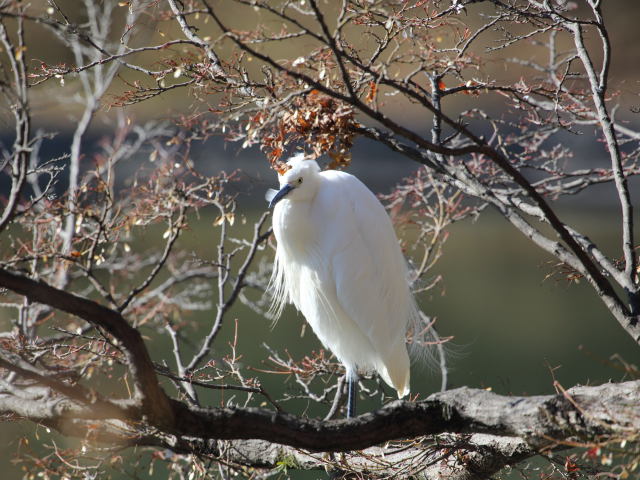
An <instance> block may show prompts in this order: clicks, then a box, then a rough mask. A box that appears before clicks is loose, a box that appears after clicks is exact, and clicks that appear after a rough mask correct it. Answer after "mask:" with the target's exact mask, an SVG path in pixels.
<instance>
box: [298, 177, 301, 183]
mask: <svg viewBox="0 0 640 480" xmlns="http://www.w3.org/2000/svg"><path fill="white" fill-rule="evenodd" d="M301 183H302V177H300V178H299V179H298V185H299V184H301Z"/></svg>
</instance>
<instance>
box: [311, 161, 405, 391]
mask: <svg viewBox="0 0 640 480" xmlns="http://www.w3.org/2000/svg"><path fill="white" fill-rule="evenodd" d="M323 176H326V177H327V180H329V181H328V182H327V184H328V185H330V186H329V187H328V188H324V185H323V188H322V190H321V191H322V195H323V197H321V198H317V199H316V202H318V201H320V202H322V203H324V204H331V203H332V205H331V208H330V209H328V211H329V212H330V215H331V216H332V218H331V219H330V221H328V222H327V227H326V228H325V233H324V234H323V238H322V241H321V242H320V244H321V245H324V246H325V249H323V250H324V255H325V261H326V262H327V263H329V264H330V266H331V271H330V272H329V276H331V277H332V278H333V280H334V283H335V295H336V298H337V300H338V303H339V305H340V308H341V310H342V311H344V312H345V313H346V314H347V316H348V317H349V319H351V320H352V321H353V322H354V323H355V324H356V325H357V327H358V328H359V330H360V331H361V332H362V335H364V336H366V338H367V339H368V340H369V342H368V344H369V345H371V346H372V347H373V351H371V352H364V351H363V352H354V357H356V358H360V359H362V358H365V359H366V364H365V365H361V366H364V367H367V368H375V369H376V370H377V371H378V372H379V373H380V374H381V376H382V377H383V379H384V380H385V381H386V382H387V383H389V384H390V385H392V386H393V387H394V388H395V389H396V390H397V391H398V395H399V396H404V395H406V394H407V393H408V392H409V357H408V354H407V350H406V346H405V333H406V330H407V324H408V322H409V321H410V320H411V318H412V316H413V315H414V314H415V311H416V310H415V303H414V301H413V297H412V295H411V293H410V291H409V286H408V281H407V267H406V263H405V260H404V256H403V255H402V252H401V250H400V246H399V245H398V240H397V238H396V235H395V231H394V229H393V225H392V223H391V220H390V219H389V216H388V215H387V213H386V211H385V209H384V207H383V206H382V205H381V204H380V202H379V201H378V199H377V198H376V197H375V196H374V195H373V193H371V191H370V190H369V189H368V188H366V187H365V186H364V184H362V182H360V181H359V180H358V179H357V178H355V177H353V176H351V175H348V174H345V173H341V172H324V173H323ZM323 211H327V209H326V208H324V209H323ZM355 344H356V342H354V348H355ZM359 344H360V345H361V346H363V345H365V344H363V343H361V342H360V343H359Z"/></svg>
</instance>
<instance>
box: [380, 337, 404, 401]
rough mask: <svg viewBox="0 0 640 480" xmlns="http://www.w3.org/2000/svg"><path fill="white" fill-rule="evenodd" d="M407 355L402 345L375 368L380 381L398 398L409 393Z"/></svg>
mask: <svg viewBox="0 0 640 480" xmlns="http://www.w3.org/2000/svg"><path fill="white" fill-rule="evenodd" d="M409 364H410V362H409V355H408V354H407V348H406V347H405V346H404V345H401V346H399V347H398V348H396V350H395V351H394V352H392V354H391V355H389V356H388V357H387V358H386V359H384V360H383V362H381V364H380V365H379V367H378V368H377V370H378V373H379V374H380V376H381V377H382V379H383V380H384V381H385V382H386V383H387V384H388V385H389V386H390V387H393V388H394V389H395V390H396V391H397V392H398V398H403V397H405V396H407V395H408V393H409V378H410V369H409Z"/></svg>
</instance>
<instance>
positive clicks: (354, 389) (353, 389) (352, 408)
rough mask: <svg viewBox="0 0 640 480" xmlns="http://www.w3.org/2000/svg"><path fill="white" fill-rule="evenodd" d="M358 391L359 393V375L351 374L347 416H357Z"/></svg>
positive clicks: (348, 385)
mask: <svg viewBox="0 0 640 480" xmlns="http://www.w3.org/2000/svg"><path fill="white" fill-rule="evenodd" d="M356 393H358V375H357V374H353V375H349V380H348V381H347V418H351V417H355V416H356Z"/></svg>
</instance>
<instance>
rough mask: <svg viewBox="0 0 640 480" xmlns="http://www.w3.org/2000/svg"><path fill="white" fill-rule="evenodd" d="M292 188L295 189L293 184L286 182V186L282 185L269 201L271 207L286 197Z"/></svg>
mask: <svg viewBox="0 0 640 480" xmlns="http://www.w3.org/2000/svg"><path fill="white" fill-rule="evenodd" d="M291 190H293V187H292V186H291V185H289V184H288V183H287V184H285V186H284V187H282V188H281V189H280V190H279V191H278V193H276V194H275V196H274V197H273V198H272V199H271V201H270V202H269V208H273V207H275V206H276V203H278V202H279V201H280V200H282V199H283V198H284V197H286V196H287V195H288V194H289V192H290V191H291Z"/></svg>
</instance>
